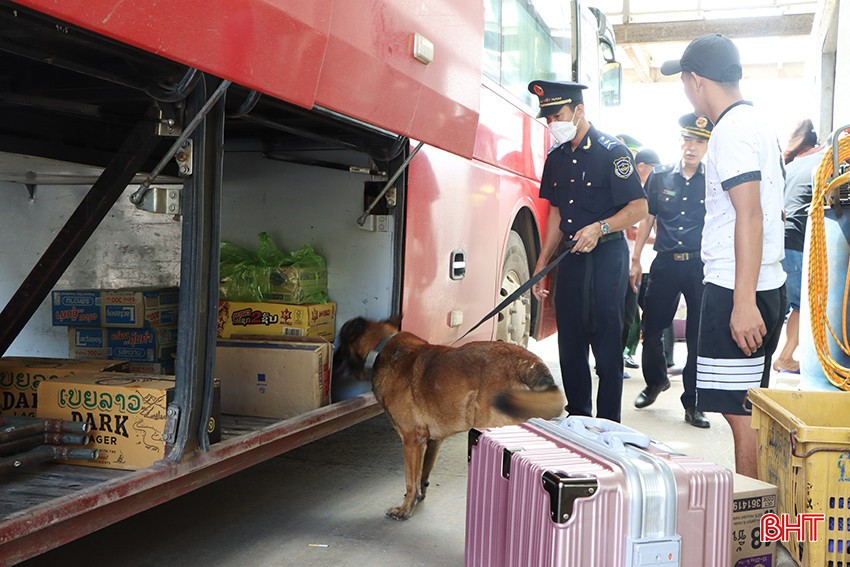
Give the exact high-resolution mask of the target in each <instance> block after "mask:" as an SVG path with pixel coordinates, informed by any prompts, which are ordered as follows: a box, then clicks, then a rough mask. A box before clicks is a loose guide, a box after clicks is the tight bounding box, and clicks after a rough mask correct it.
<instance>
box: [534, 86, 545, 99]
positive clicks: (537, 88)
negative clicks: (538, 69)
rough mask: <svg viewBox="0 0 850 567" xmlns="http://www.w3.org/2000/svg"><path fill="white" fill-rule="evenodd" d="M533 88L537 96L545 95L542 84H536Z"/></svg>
mask: <svg viewBox="0 0 850 567" xmlns="http://www.w3.org/2000/svg"><path fill="white" fill-rule="evenodd" d="M532 88H533V89H534V94H536V95H537V96H543V87H541V86H540V85H534V86H533V87H532Z"/></svg>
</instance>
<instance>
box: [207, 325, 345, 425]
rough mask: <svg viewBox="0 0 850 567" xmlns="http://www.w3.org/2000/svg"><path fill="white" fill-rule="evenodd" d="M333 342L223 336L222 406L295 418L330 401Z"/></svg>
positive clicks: (218, 373) (219, 353) (219, 360)
mask: <svg viewBox="0 0 850 567" xmlns="http://www.w3.org/2000/svg"><path fill="white" fill-rule="evenodd" d="M332 351H333V347H332V346H331V344H330V343H328V342H327V341H325V340H322V339H320V338H309V337H308V338H304V339H287V340H280V339H272V340H258V339H247V338H243V339H231V340H229V341H219V342H218V346H217V347H216V351H215V352H216V354H215V358H216V360H215V374H214V375H215V377H216V378H217V379H218V380H220V381H221V411H222V412H223V413H226V414H236V415H248V416H255V417H280V418H288V417H294V416H297V415H300V414H303V413H306V412H308V411H310V410H313V409H316V408H319V407H322V406H324V405H327V404H328V402H329V395H330V380H331V364H332V363H331V360H332Z"/></svg>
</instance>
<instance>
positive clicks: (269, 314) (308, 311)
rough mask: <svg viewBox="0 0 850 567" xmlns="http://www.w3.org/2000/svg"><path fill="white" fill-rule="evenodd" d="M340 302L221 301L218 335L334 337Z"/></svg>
mask: <svg viewBox="0 0 850 567" xmlns="http://www.w3.org/2000/svg"><path fill="white" fill-rule="evenodd" d="M335 325H336V303H334V302H333V301H329V302H328V303H316V304H307V305H290V304H286V303H259V302H256V303H255V302H239V301H219V303H218V338H220V339H229V338H231V337H244V336H272V335H279V336H284V337H321V338H323V339H325V340H327V341H333V340H334V337H335Z"/></svg>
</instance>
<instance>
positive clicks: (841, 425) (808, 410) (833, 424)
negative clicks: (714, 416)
mask: <svg viewBox="0 0 850 567" xmlns="http://www.w3.org/2000/svg"><path fill="white" fill-rule="evenodd" d="M750 401H752V404H753V422H752V423H753V427H754V428H756V429H757V431H758V464H759V477H760V478H761V479H762V480H764V481H765V482H769V483H771V484H775V485H776V486H777V488H778V490H777V495H778V498H777V500H778V502H777V505H778V506H777V508H778V512H777V513H779V514H782V513H786V514H789V515H790V516H791V518H792V519H796V516H797V514H824V516H826V521H825V522H819V523H818V524H819V525H818V541H817V542H800V541H797V538H796V537H795V536H794V535H792V536H791V541H789V542H787V543H784V544H783V545H785V547H786V549H788V551H789V552H790V553H791V555H793V556H794V558H795V559H796V560H797V561H799V562H800V563H801V565H802V566H803V567H839V566H841V567H848V566H850V396H849V395H848V393H846V392H798V391H793V390H773V389H766V388H758V389H753V390H750Z"/></svg>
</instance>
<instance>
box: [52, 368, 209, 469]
mask: <svg viewBox="0 0 850 567" xmlns="http://www.w3.org/2000/svg"><path fill="white" fill-rule="evenodd" d="M174 386H175V381H174V377H173V376H158V375H150V374H133V373H127V372H96V373H89V374H78V375H71V376H65V377H62V378H57V379H55V380H50V381H48V382H42V384H41V387H40V390H39V398H40V403H39V406H38V417H44V418H59V419H65V420H69V421H82V422H85V423H88V424H89V425H90V426H91V433H90V437H91V441H90V442H89V444H88V445H86V447H88V448H92V449H97V450H98V453H99V456H98V458H97V460H94V461H72V463H74V464H80V465H86V466H93V467H104V468H111V469H124V470H137V469H142V468H145V467H149V466H151V465H153V464H154V463H155V462H157V461H159V460H162V459H163V458H164V457H165V455H166V453H167V447H168V445H169V444H171V443H173V442H174V439H173V438H172V437H171V436H170V435H173V432H172V431H173V430H174V428H175V427H176V424H174V423H172V424H169V423H168V412H167V408H168V404H169V403H170V402H171V401H172V400H173V397H174ZM216 387H218V384H216ZM217 399H218V392H214V395H213V401H214V403H213V414H212V416H211V418H210V421H209V424H208V428H207V431H208V433H209V436H210V441H211V442H216V441H218V440H219V439H220V438H221V432H220V427H221V417H220V415H219V414H218V413H217V412H218V404H217V403H216V401H217ZM169 426H171V427H169ZM170 432H171V433H170Z"/></svg>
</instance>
